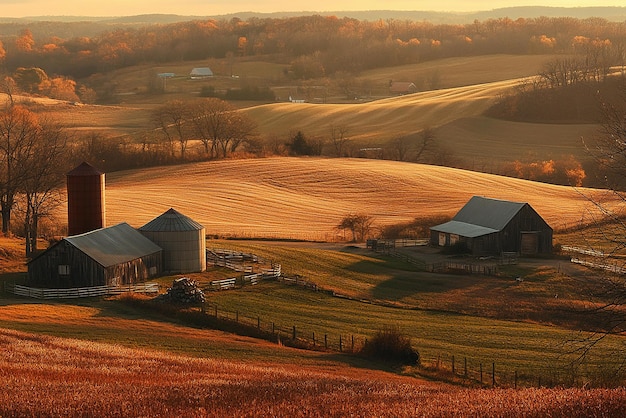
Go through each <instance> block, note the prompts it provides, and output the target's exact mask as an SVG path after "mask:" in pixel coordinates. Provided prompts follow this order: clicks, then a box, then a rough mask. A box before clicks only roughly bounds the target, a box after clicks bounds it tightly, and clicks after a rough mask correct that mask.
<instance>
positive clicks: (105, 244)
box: [28, 223, 162, 288]
mask: <svg viewBox="0 0 626 418" xmlns="http://www.w3.org/2000/svg"><path fill="white" fill-rule="evenodd" d="M161 272H162V249H161V247H159V246H158V245H156V244H155V243H153V242H152V241H150V240H149V239H148V238H146V237H144V236H143V235H141V234H140V233H139V232H138V231H137V230H135V229H134V228H133V227H131V226H130V225H128V224H127V223H121V224H118V225H115V226H112V227H109V228H102V229H97V230H95V231H91V232H87V233H84V234H80V235H74V236H70V237H67V238H64V239H63V240H61V241H59V242H58V243H56V244H54V245H53V246H52V247H50V248H49V249H48V250H46V251H45V252H43V253H41V254H39V255H38V256H37V257H35V258H33V259H32V260H31V261H30V262H29V263H28V283H29V285H43V286H45V287H48V288H71V287H89V286H103V285H107V286H120V285H127V284H135V283H140V282H143V281H145V280H146V279H149V278H151V277H155V276H158V275H159V274H161Z"/></svg>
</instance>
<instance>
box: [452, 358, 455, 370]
mask: <svg viewBox="0 0 626 418" xmlns="http://www.w3.org/2000/svg"><path fill="white" fill-rule="evenodd" d="M452 374H455V370H454V356H452Z"/></svg>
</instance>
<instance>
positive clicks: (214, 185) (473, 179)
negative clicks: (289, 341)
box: [58, 157, 592, 240]
mask: <svg viewBox="0 0 626 418" xmlns="http://www.w3.org/2000/svg"><path fill="white" fill-rule="evenodd" d="M106 182H107V190H106V205H107V223H108V224H109V225H114V224H116V223H119V222H123V221H125V222H128V223H130V224H131V225H133V226H135V227H140V226H142V225H144V224H145V223H147V222H149V221H150V220H152V219H153V218H155V217H156V216H158V215H160V214H161V213H163V212H164V211H166V210H167V209H169V208H170V207H173V208H175V209H177V210H179V211H180V212H182V213H184V214H186V215H187V216H190V217H192V218H194V219H196V220H197V221H198V222H200V223H202V224H203V225H204V226H205V228H206V230H207V233H208V234H224V235H235V236H267V237H291V238H307V239H316V240H318V239H325V240H333V239H334V236H335V235H334V234H335V233H337V231H336V230H335V229H334V228H335V226H336V225H337V224H338V223H339V221H340V220H341V218H342V217H343V216H345V215H346V214H348V213H352V212H361V213H365V214H368V215H371V216H373V217H374V218H375V222H376V224H378V225H385V224H391V223H398V222H404V221H408V220H412V219H413V218H415V217H421V216H428V215H432V214H446V215H450V216H452V215H454V214H455V213H456V212H457V211H458V210H459V209H460V208H461V207H462V206H463V205H464V204H465V202H467V200H468V199H469V198H470V197H471V196H473V195H483V196H488V197H493V198H499V199H508V200H513V201H526V202H529V203H530V204H531V205H532V206H533V207H534V208H535V209H536V210H537V211H538V212H539V214H540V215H542V216H543V217H544V218H545V219H546V220H547V221H548V222H549V223H550V224H551V225H552V226H553V227H554V228H558V227H560V226H564V225H571V224H574V223H576V222H578V221H579V220H580V219H581V218H582V217H583V215H584V214H585V210H586V208H587V207H588V206H589V205H588V202H587V200H586V198H585V196H584V195H582V194H581V190H576V189H573V188H571V187H564V186H554V185H549V184H542V183H536V182H530V181H524V180H518V179H512V178H507V177H501V176H495V175H489V174H482V173H476V172H470V171H463V170H456V169H451V168H446V167H437V166H428V165H420V164H411V163H400V162H393V161H379V160H365V159H325V158H288V157H275V158H266V159H248V160H225V161H215V162H203V163H194V164H186V165H180V166H170V167H167V168H152V169H145V170H133V171H125V172H116V173H111V174H110V175H108V176H107V180H106ZM582 192H583V193H592V192H591V191H589V190H582ZM138 196H141V198H138ZM66 213H67V212H66V209H65V208H64V207H62V208H60V209H59V214H58V218H59V219H61V220H65V219H67V215H66Z"/></svg>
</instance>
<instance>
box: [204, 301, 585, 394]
mask: <svg viewBox="0 0 626 418" xmlns="http://www.w3.org/2000/svg"><path fill="white" fill-rule="evenodd" d="M200 309H201V311H202V312H203V313H204V314H205V315H208V316H211V317H214V318H215V319H218V320H221V321H227V322H230V323H234V324H237V325H238V326H243V327H247V328H248V329H251V330H254V331H256V333H257V334H258V335H261V334H262V335H263V336H264V337H265V338H267V339H269V340H272V341H276V342H277V343H279V344H284V345H292V346H296V347H300V348H306V349H313V350H321V351H331V352H339V353H347V354H354V355H359V353H360V352H361V349H362V348H363V347H364V345H365V344H366V343H367V341H368V336H367V335H364V334H363V333H362V332H355V333H350V332H337V331H332V332H326V331H323V330H320V328H317V329H314V328H313V327H311V326H310V325H309V326H307V325H301V324H295V323H291V324H287V323H284V322H282V323H281V322H277V321H273V320H271V319H269V318H267V317H262V316H260V315H253V314H249V313H246V312H243V311H240V310H230V309H227V308H225V307H223V306H219V305H218V304H216V303H213V302H206V303H205V304H204V305H203V306H202V307H201V308H200ZM369 338H371V336H369ZM418 350H419V347H418ZM417 373H418V374H422V375H430V376H433V377H435V378H437V379H442V380H448V381H456V382H457V383H462V384H467V385H476V386H482V387H504V388H522V387H555V386H568V387H575V386H583V385H584V383H585V382H586V381H588V378H587V377H585V375H584V374H583V373H582V372H580V371H578V370H575V369H572V368H568V367H563V366H559V365H556V364H553V365H550V364H546V366H545V367H543V368H534V369H533V368H517V367H514V366H512V365H511V364H510V362H506V361H502V359H486V358H477V357H472V356H467V355H464V354H462V353H461V354H460V353H456V354H452V353H445V352H440V353H438V354H437V353H433V352H428V353H427V354H424V353H421V352H420V361H419V368H418V370H417Z"/></svg>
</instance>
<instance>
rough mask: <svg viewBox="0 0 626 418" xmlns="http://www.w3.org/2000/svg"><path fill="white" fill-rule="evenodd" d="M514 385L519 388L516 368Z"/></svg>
mask: <svg viewBox="0 0 626 418" xmlns="http://www.w3.org/2000/svg"><path fill="white" fill-rule="evenodd" d="M513 387H514V388H515V389H517V370H515V385H514V386H513Z"/></svg>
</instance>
